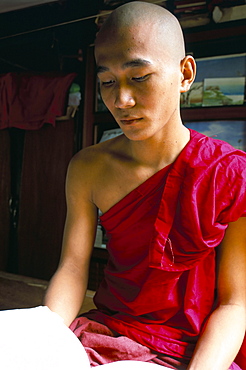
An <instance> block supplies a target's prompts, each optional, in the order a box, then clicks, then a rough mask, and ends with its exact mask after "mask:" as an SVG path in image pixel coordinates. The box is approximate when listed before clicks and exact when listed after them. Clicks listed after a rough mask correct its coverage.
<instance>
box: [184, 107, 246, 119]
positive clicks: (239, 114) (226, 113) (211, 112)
mask: <svg viewBox="0 0 246 370" xmlns="http://www.w3.org/2000/svg"><path fill="white" fill-rule="evenodd" d="M181 116H182V119H183V121H204V120H209V121H210V120H240V119H246V106H245V105H240V106H223V107H201V108H183V109H181Z"/></svg>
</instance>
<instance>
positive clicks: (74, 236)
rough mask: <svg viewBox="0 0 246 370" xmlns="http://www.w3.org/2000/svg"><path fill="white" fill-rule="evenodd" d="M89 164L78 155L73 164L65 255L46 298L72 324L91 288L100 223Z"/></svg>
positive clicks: (67, 185) (69, 175) (69, 182)
mask: <svg viewBox="0 0 246 370" xmlns="http://www.w3.org/2000/svg"><path fill="white" fill-rule="evenodd" d="M87 167H88V166H86V165H83V161H82V162H81V160H80V159H79V158H77V157H76V159H73V160H72V162H71V163H70V166H69V170H68V175H67V184H66V198H67V218H66V224H65V229H64V236H63V247H62V255H61V260H60V264H59V267H58V269H57V271H56V273H55V275H54V276H53V278H52V280H51V282H50V285H49V288H48V291H47V293H46V296H45V299H44V304H45V305H46V306H48V307H49V308H50V309H51V310H52V311H54V312H56V313H58V314H59V315H60V316H61V317H62V318H63V319H64V322H65V324H66V325H68V326H69V325H70V323H71V322H72V320H73V319H74V318H75V317H76V315H77V314H78V312H79V310H80V308H81V305H82V302H83V299H84V296H85V292H86V289H87V282H88V271H89V263H90V256H91V253H92V247H93V243H94V238H95V230H96V224H97V208H96V206H95V205H94V204H93V202H92V200H91V179H90V177H91V176H90V173H89V171H88V169H87Z"/></svg>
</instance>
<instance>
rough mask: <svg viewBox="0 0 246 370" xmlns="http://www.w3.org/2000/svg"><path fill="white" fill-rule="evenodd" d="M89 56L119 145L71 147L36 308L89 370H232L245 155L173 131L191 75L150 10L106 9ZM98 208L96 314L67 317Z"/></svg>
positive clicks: (238, 326)
mask: <svg viewBox="0 0 246 370" xmlns="http://www.w3.org/2000/svg"><path fill="white" fill-rule="evenodd" d="M95 58H96V63H97V68H98V77H99V79H100V86H101V94H102V98H103V101H104V103H105V104H106V106H107V107H108V109H109V110H110V112H111V113H112V115H113V116H114V118H115V120H116V122H117V123H118V125H119V127H120V128H121V129H122V131H123V135H121V136H118V137H117V138H114V139H111V140H109V141H106V142H103V143H99V144H97V145H94V146H92V147H89V148H86V149H83V150H82V151H80V152H79V153H78V154H77V155H76V156H75V157H74V158H73V160H72V161H71V163H70V166H69V170H68V176H67V187H66V193H67V207H68V210H67V220H66V226H65V232H64V242H63V251H62V256H61V262H60V265H59V268H58V270H57V272H56V274H55V275H54V277H53V279H52V281H51V283H50V286H49V289H48V292H47V295H46V299H45V305H47V306H48V307H49V308H50V310H52V311H54V312H56V313H58V314H59V315H60V316H61V317H62V318H63V319H64V322H65V323H66V324H67V325H68V326H69V325H71V326H70V327H71V329H72V330H73V331H74V333H75V334H76V335H77V336H78V338H79V339H80V340H81V342H82V344H83V345H84V346H85V348H86V351H87V354H88V355H89V357H90V362H91V364H92V365H100V364H104V363H107V362H112V361H116V360H125V359H131V360H134V359H135V360H140V361H146V362H153V363H156V364H161V365H165V366H167V367H170V368H173V369H188V370H195V369H196V370H203V369H204V370H208V369H209V370H227V369H229V368H230V369H239V366H237V365H236V364H235V363H233V361H234V359H235V357H236V356H237V353H238V352H239V349H240V347H241V344H242V342H243V338H244V335H245V322H246V320H245V317H246V315H245V312H246V297H245V295H246V273H245V271H246V219H245V216H246V191H245V190H246V154H245V153H244V152H241V151H239V150H236V149H234V148H232V147H231V146H230V145H229V144H227V143H224V142H221V141H219V140H216V139H211V138H208V137H206V136H204V135H202V134H199V133H197V132H195V131H192V130H188V129H187V128H186V127H185V126H184V125H183V124H182V120H181V117H180V107H179V101H180V93H182V92H185V91H187V90H189V88H190V86H191V84H192V82H193V80H194V77H195V70H196V66H195V61H194V59H193V57H191V56H189V55H188V56H186V55H185V48H184V41H183V36H182V32H181V29H180V26H179V24H178V22H177V20H176V18H175V17H174V16H173V15H171V14H170V13H169V12H168V11H167V10H165V9H164V8H161V7H159V6H157V5H153V4H149V3H145V2H132V3H127V4H125V5H123V6H121V7H119V8H117V10H115V11H114V12H113V13H112V14H111V15H110V17H109V18H108V19H107V21H106V22H105V23H104V25H103V26H102V28H101V30H100V32H99V33H98V35H97V39H96V43H95ZM85 124H86V123H85ZM98 210H100V211H101V212H102V216H101V223H102V225H103V226H104V227H105V229H106V230H107V233H108V236H109V243H108V251H109V262H108V265H107V267H106V270H105V278H104V280H103V282H102V284H101V286H100V287H99V289H98V292H97V294H96V296H95V304H96V306H97V309H96V310H92V311H90V312H89V313H87V314H85V315H83V317H79V318H77V319H75V317H76V315H77V314H78V311H79V309H80V307H81V303H82V301H83V298H84V295H85V292H86V288H87V282H88V269H89V262H90V256H91V253H92V250H93V243H94V238H95V230H96V225H97V217H98ZM74 319H75V321H74ZM71 323H72V324H71ZM242 366H243V365H242V364H241V367H242ZM245 369H246V367H244V370H245Z"/></svg>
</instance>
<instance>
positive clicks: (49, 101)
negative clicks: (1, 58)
mask: <svg viewBox="0 0 246 370" xmlns="http://www.w3.org/2000/svg"><path fill="white" fill-rule="evenodd" d="M75 77H76V73H70V74H66V75H61V74H59V75H58V74H50V73H49V74H40V75H33V74H31V73H26V74H17V73H7V74H4V75H0V129H4V128H8V127H16V128H20V129H24V130H37V129H39V128H40V127H42V126H43V125H44V124H45V123H50V124H52V125H53V126H55V120H56V117H59V116H62V115H63V114H64V109H65V103H66V97H67V93H68V89H69V87H70V85H71V83H72V81H73V80H74V78H75Z"/></svg>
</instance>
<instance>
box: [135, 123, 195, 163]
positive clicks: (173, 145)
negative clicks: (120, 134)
mask: <svg viewBox="0 0 246 370" xmlns="http://www.w3.org/2000/svg"><path fill="white" fill-rule="evenodd" d="M189 140H190V132H189V130H188V129H187V128H186V127H185V126H183V125H182V126H180V127H179V128H178V129H175V130H172V131H171V132H170V131H168V133H165V134H161V135H159V137H152V138H149V139H147V140H141V141H133V140H128V145H129V153H130V156H131V157H132V158H133V160H134V162H136V163H138V164H139V165H141V166H143V167H149V168H153V169H154V170H159V169H161V168H164V167H165V166H167V165H169V164H171V163H173V162H174V161H175V160H176V158H177V157H178V155H179V154H180V153H181V151H182V150H183V149H184V147H185V146H186V144H187V143H188V142H189Z"/></svg>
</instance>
